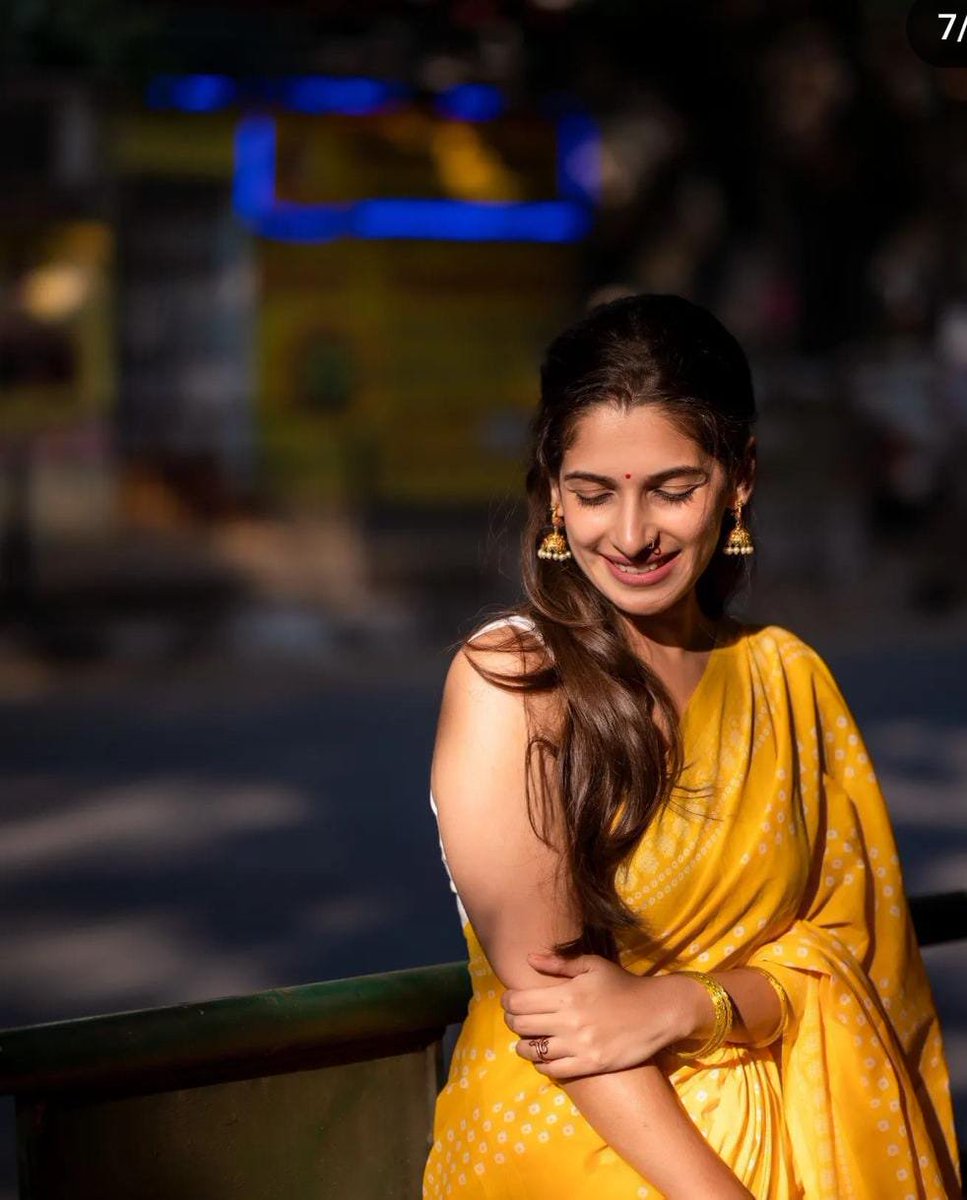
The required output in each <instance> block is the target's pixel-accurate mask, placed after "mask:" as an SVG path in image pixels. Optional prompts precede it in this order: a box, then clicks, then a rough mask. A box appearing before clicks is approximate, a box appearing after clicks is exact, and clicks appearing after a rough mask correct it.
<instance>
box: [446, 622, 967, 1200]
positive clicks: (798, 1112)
mask: <svg viewBox="0 0 967 1200" xmlns="http://www.w3.org/2000/svg"><path fill="white" fill-rule="evenodd" d="M682 736H683V740H684V746H685V757H686V765H685V768H684V770H683V772H682V776H681V778H680V781H679V782H680V788H679V789H678V791H677V792H676V795H675V796H674V797H673V800H672V802H671V803H670V804H669V805H668V806H667V807H666V808H665V809H664V810H663V811H662V812H661V814H660V815H659V817H658V818H657V819H656V820H655V821H654V822H653V823H652V825H651V826H650V827H649V829H648V830H647V832H646V833H645V835H644V836H643V837H642V838H641V840H640V842H639V843H638V845H637V846H636V848H635V850H634V852H633V853H632V854H631V855H630V857H629V859H628V860H627V862H626V863H625V864H624V865H623V867H622V868H621V870H619V872H618V874H617V877H616V883H617V886H618V889H619V891H620V893H621V895H622V896H623V898H624V899H625V901H626V902H627V903H628V904H629V905H630V906H631V907H632V908H633V909H634V910H635V911H636V912H637V913H639V914H640V917H641V921H640V925H639V928H638V929H637V930H636V931H632V932H631V933H630V934H629V935H627V936H625V937H624V938H623V939H622V941H621V943H620V960H621V964H622V965H623V966H624V967H625V968H626V969H627V970H630V971H633V972H635V973H637V974H649V973H650V974H660V973H663V972H666V971H673V970H685V969H697V970H704V971H709V970H724V969H728V968H731V967H738V966H743V965H746V964H751V965H756V966H761V967H764V968H765V969H766V970H768V971H770V972H772V974H773V975H774V976H775V977H776V978H777V979H779V980H780V982H781V983H782V984H783V986H784V987H785V988H786V991H787V993H788V995H789V997H790V1003H791V1010H792V1012H791V1016H792V1019H791V1022H790V1025H789V1027H788V1029H787V1031H786V1033H785V1036H784V1037H783V1038H782V1039H781V1041H777V1042H776V1043H774V1044H773V1045H772V1046H769V1047H765V1048H762V1049H758V1050H753V1049H749V1048H747V1047H743V1046H739V1045H732V1044H726V1045H725V1046H723V1047H721V1049H720V1050H718V1051H716V1052H714V1053H713V1054H710V1055H708V1056H706V1057H705V1058H703V1059H701V1060H690V1061H685V1060H683V1059H680V1058H678V1057H677V1056H676V1055H675V1054H674V1051H673V1049H672V1048H669V1049H667V1050H666V1051H665V1052H663V1053H662V1054H661V1055H659V1056H658V1058H657V1059H656V1060H655V1061H656V1062H657V1063H658V1065H659V1066H660V1067H661V1068H662V1069H663V1070H664V1071H665V1073H666V1074H667V1077H668V1079H669V1081H670V1082H671V1084H672V1086H673V1087H674V1088H675V1090H676V1092H677V1094H678V1096H679V1098H680V1100H681V1101H682V1104H683V1106H684V1108H685V1110H686V1112H687V1113H688V1114H689V1116H690V1117H691V1119H692V1120H693V1121H694V1122H695V1124H696V1125H697V1127H698V1128H699V1129H700V1130H701V1132H702V1134H703V1136H704V1137H705V1138H706V1140H707V1141H708V1142H709V1144H710V1145H711V1146H712V1147H713V1149H715V1150H716V1152H717V1153H718V1154H719V1155H720V1156H721V1157H722V1158H723V1160H724V1161H725V1162H727V1163H728V1164H729V1165H730V1166H731V1168H732V1169H733V1171H734V1172H735V1173H736V1175H737V1176H738V1177H739V1178H740V1179H741V1180H742V1181H743V1183H745V1185H746V1186H747V1187H748V1188H749V1190H750V1191H751V1192H752V1193H753V1195H755V1196H756V1197H757V1200H894V1198H895V1200H914V1198H915V1200H949V1198H950V1197H956V1196H959V1195H960V1185H959V1162H958V1158H957V1146H956V1139H955V1134H954V1124H953V1111H952V1107H951V1102H950V1094H949V1077H948V1072H947V1064H946V1060H945V1056H944V1047H943V1040H942V1036H941V1031H940V1026H939V1021H938V1018H937V1013H936V1008H935V1005H934V1000H933V995H932V992H931V988H930V983H929V980H928V978H927V975H926V971H925V968H924V965H923V960H922V957H921V954H920V950H919V947H918V946H917V942H916V938H915V935H914V931H913V926H912V923H911V920H910V915H909V910H908V906H907V901H906V896H905V893H904V889H903V881H902V876H901V871H900V864H899V859H898V856H897V852H896V845H895V840H894V836H893V830H892V826H891V823H890V818H889V814H888V811H887V807H886V804H885V801H884V798H883V795H882V793H881V791H880V789H879V785H878V782H877V779H876V775H875V772H874V769H873V765H872V763H871V761H870V757H869V753H868V751H867V749H866V747H865V745H864V742H863V739H862V737H861V735H860V733H859V730H858V728H857V726H856V722H855V720H854V719H853V716H852V714H851V712H850V710H849V708H848V706H847V704H846V701H845V699H844V698H843V695H842V693H841V691H840V689H839V687H838V686H837V684H836V682H835V680H834V679H833V676H832V674H831V673H830V671H829V668H828V667H827V665H826V664H825V662H824V661H823V660H822V658H821V657H820V656H819V655H818V654H817V653H816V651H815V650H813V649H812V648H811V647H809V646H808V645H807V644H806V643H805V642H803V641H802V640H801V639H800V638H798V637H797V636H796V635H795V634H793V633H791V632H790V631H788V630H785V629H783V628H781V627H779V626H774V625H770V626H764V627H746V628H744V629H743V630H741V631H740V633H739V634H738V635H737V636H736V637H735V639H734V640H733V641H731V642H729V643H726V644H725V645H723V646H720V647H718V648H717V649H716V650H715V651H713V653H712V656H711V657H710V660H709V663H708V666H707V668H706V671H705V674H704V675H703V677H702V679H701V681H700V683H699V685H698V688H697V689H696V691H695V692H694V693H693V695H692V697H691V699H690V701H689V703H688V705H687V707H686V709H685V712H684V713H683V715H682ZM463 928H464V935H465V937H466V940H467V946H468V952H469V958H470V974H471V980H472V984H473V995H472V999H471V1001H470V1006H469V1010H468V1014H467V1019H466V1021H465V1022H464V1024H463V1027H462V1029H461V1032H460V1036H459V1038H458V1040H457V1044H456V1047H455V1049H454V1054H453V1058H452V1061H451V1064H450V1071H449V1076H448V1079H447V1081H446V1084H445V1085H444V1087H443V1089H442V1091H441V1092H440V1095H439V1096H438V1098H437V1106H436V1113H435V1118H434V1127H433V1137H432V1145H431V1149H430V1153H429V1156H428V1159H427V1164H426V1170H425V1173H424V1187H423V1194H424V1197H426V1198H427V1200H430V1198H435V1197H442V1196H450V1195H457V1196H463V1197H468V1198H471V1197H473V1198H476V1197H486V1198H488V1200H545V1198H546V1200H550V1198H551V1197H555V1200H556V1198H557V1197H561V1196H567V1197H573V1198H574V1200H583V1198H584V1197H588V1198H589V1200H590V1198H591V1197H594V1198H595V1200H612V1198H614V1200H617V1198H619V1197H620V1198H622V1200H624V1198H641V1197H647V1198H648V1200H660V1195H661V1194H660V1193H659V1192H658V1190H657V1189H656V1188H654V1186H653V1185H651V1184H650V1183H649V1182H648V1180H646V1179H643V1178H642V1177H641V1176H640V1175H638V1174H637V1173H636V1172H635V1171H634V1170H633V1169H632V1168H631V1167H630V1166H629V1165H628V1164H627V1163H626V1162H624V1161H623V1160H622V1159H620V1158H619V1157H618V1155H617V1154H616V1153H615V1152H614V1151H613V1150H611V1148H610V1147H609V1146H608V1145H607V1144H606V1143H605V1142H604V1141H603V1140H602V1139H601V1138H600V1136H599V1135H598V1134H597V1133H596V1132H595V1131H594V1129H593V1128H592V1127H591V1126H590V1125H589V1124H588V1122H587V1121H586V1120H585V1119H584V1118H583V1116H582V1115H581V1113H580V1112H579V1110H578V1109H577V1107H576V1106H575V1105H573V1104H572V1103H571V1100H570V1098H569V1096H568V1095H567V1093H566V1092H565V1090H564V1089H563V1088H562V1087H561V1086H559V1085H558V1084H556V1083H555V1082H554V1081H552V1080H549V1079H547V1078H546V1077H545V1076H543V1075H541V1074H540V1073H539V1072H537V1071H535V1070H534V1068H533V1066H532V1064H531V1063H530V1062H528V1061H526V1060H524V1059H522V1058H521V1057H520V1056H519V1055H517V1053H516V1051H515V1049H514V1047H515V1045H516V1041H517V1038H516V1036H515V1035H514V1034H513V1033H512V1032H511V1031H510V1030H509V1029H508V1027H507V1026H506V1024H505V1023H504V1020H503V1009H502V1008H501V1006H500V994H501V992H502V991H503V990H504V989H503V984H502V983H501V982H500V980H499V979H498V978H497V977H496V976H495V974H494V972H493V970H492V968H491V966H490V964H489V963H488V962H487V959H486V955H485V953H484V951H483V949H482V947H481V946H480V944H479V942H478V940H477V937H476V934H475V933H474V930H473V927H472V924H471V923H470V922H469V921H467V922H466V923H465V924H464V927H463Z"/></svg>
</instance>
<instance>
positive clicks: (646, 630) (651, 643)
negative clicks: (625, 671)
mask: <svg viewBox="0 0 967 1200" xmlns="http://www.w3.org/2000/svg"><path fill="white" fill-rule="evenodd" d="M621 615H622V618H623V619H624V622H625V624H626V626H627V630H628V635H629V637H630V638H631V640H632V644H633V645H637V646H640V647H642V648H643V649H645V650H646V651H650V650H652V649H654V650H656V651H657V652H658V653H659V654H664V653H666V652H668V653H670V654H671V655H673V656H674V655H676V652H677V653H684V654H694V653H701V652H702V651H704V650H710V649H711V648H712V646H713V645H714V644H715V639H716V634H717V630H718V624H719V623H718V622H715V621H712V620H710V619H709V618H708V617H706V616H705V614H704V613H703V612H702V610H701V609H700V608H699V606H698V599H697V598H696V595H695V591H694V589H693V590H692V591H691V592H689V593H688V595H687V596H683V597H682V599H681V601H680V602H679V603H678V604H676V605H674V606H673V607H672V608H669V609H666V610H665V611H664V612H661V613H658V614H656V615H655V616H653V617H652V616H648V617H644V616H639V615H638V614H636V613H622V614H621Z"/></svg>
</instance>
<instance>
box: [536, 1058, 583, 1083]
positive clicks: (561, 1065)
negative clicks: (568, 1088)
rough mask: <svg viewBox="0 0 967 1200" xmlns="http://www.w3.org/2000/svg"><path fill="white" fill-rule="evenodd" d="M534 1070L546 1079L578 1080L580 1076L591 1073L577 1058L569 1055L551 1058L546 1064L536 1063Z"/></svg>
mask: <svg viewBox="0 0 967 1200" xmlns="http://www.w3.org/2000/svg"><path fill="white" fill-rule="evenodd" d="M534 1070H535V1071H540V1073H541V1074H542V1075H546V1076H547V1078H548V1079H580V1078H581V1076H583V1075H587V1074H590V1073H591V1072H589V1071H588V1070H587V1069H586V1068H585V1067H584V1065H583V1064H582V1062H581V1060H580V1059H579V1058H574V1057H572V1056H570V1055H569V1056H568V1057H566V1058H553V1059H551V1060H550V1061H549V1062H546V1063H542V1062H536V1063H534Z"/></svg>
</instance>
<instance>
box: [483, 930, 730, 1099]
mask: <svg viewBox="0 0 967 1200" xmlns="http://www.w3.org/2000/svg"><path fill="white" fill-rule="evenodd" d="M527 960H528V962H529V964H530V966H531V967H533V969H534V970H535V971H539V972H540V973H541V974H542V975H555V976H558V977H559V978H560V979H561V982H560V983H559V984H554V985H552V986H550V987H534V988H514V989H511V988H509V989H508V990H507V991H505V992H504V993H503V995H502V996H501V998H500V1002H501V1005H502V1006H503V1008H504V1012H505V1014H506V1015H505V1017H504V1020H505V1021H506V1023H507V1027H508V1028H509V1029H510V1030H511V1031H512V1032H514V1033H516V1034H518V1036H519V1037H520V1039H521V1040H520V1041H519V1042H518V1043H517V1045H516V1047H515V1049H516V1051H517V1053H518V1054H519V1055H520V1056H521V1058H526V1059H528V1060H529V1061H530V1062H532V1063H534V1066H535V1069H536V1070H538V1071H540V1073H541V1074H542V1075H547V1076H548V1077H549V1078H551V1079H565V1078H575V1077H578V1076H582V1075H601V1074H604V1073H606V1072H610V1071H623V1070H625V1069H626V1068H627V1067H634V1066H638V1065H639V1064H640V1063H643V1062H646V1061H647V1060H648V1059H650V1058H651V1057H652V1056H653V1055H655V1054H657V1053H658V1051H659V1050H662V1049H663V1048H664V1047H665V1046H667V1045H669V1044H670V1043H671V1042H676V1041H679V1040H680V1039H682V1038H688V1037H691V1036H693V1034H694V1031H695V1030H696V1029H697V1028H700V1027H701V1024H702V1020H703V1014H702V1011H701V1005H702V1004H703V993H704V989H703V988H701V987H696V986H695V983H694V981H693V980H689V979H688V978H683V977H681V976H678V975H675V974H670V975H653V976H646V975H634V974H632V973H631V972H630V971H626V970H625V969H624V968H623V967H620V966H618V965H617V964H616V963H613V962H611V961H610V960H609V959H606V958H601V957H600V956H599V955H597V954H582V955H580V956H579V957H578V958H571V959H567V958H562V957H561V956H560V955H558V954H544V953H531V954H528V956H527ZM704 1002H705V1003H707V1000H706V1001H704ZM538 1038H546V1039H547V1045H546V1050H545V1058H546V1061H541V1058H540V1057H539V1054H538V1050H539V1046H538V1045H537V1044H533V1045H532V1044H531V1042H532V1041H534V1042H535V1043H536V1040H537V1039H538Z"/></svg>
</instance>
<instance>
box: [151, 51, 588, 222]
mask: <svg viewBox="0 0 967 1200" xmlns="http://www.w3.org/2000/svg"><path fill="white" fill-rule="evenodd" d="M405 98H406V92H405V89H403V88H402V87H401V86H399V85H394V84H388V83H384V82H381V81H378V80H372V79H361V78H352V79H350V78H335V77H328V76H300V77H294V78H287V79H282V80H278V81H254V82H252V81H250V82H248V83H239V82H233V81H232V80H229V79H227V78H226V77H222V76H207V75H206V76H202V75H192V76H164V77H161V78H159V79H157V80H155V81H154V82H153V83H152V85H151V88H150V89H149V93H148V100H149V103H150V104H152V106H153V107H160V108H175V109H178V110H180V111H184V112H211V111H214V110H216V109H218V108H223V107H226V106H227V105H229V104H231V103H237V102H239V101H246V100H248V101H255V100H260V101H262V102H265V101H269V100H270V101H272V102H274V103H277V104H280V105H281V106H282V107H284V108H287V109H289V110H293V111H296V112H303V113H339V114H342V115H349V116H367V115H371V114H374V113H378V112H385V111H388V110H390V109H392V108H395V107H397V106H398V105H399V103H400V102H401V100H403V99H405ZM436 108H437V112H438V113H439V114H440V115H441V116H443V117H444V118H447V119H450V120H458V121H480V122H482V121H491V120H494V119H496V118H497V117H499V116H500V115H501V113H502V112H503V111H504V98H503V96H502V95H501V93H500V92H499V91H498V89H496V88H494V87H491V86H490V85H485V84H461V85H459V86H458V87H454V88H450V89H448V90H447V91H445V92H442V93H440V95H439V96H438V97H437V101H436ZM555 120H556V130H557V185H558V195H557V197H555V198H553V199H549V200H532V201H496V200H495V201H467V200H444V199H419V198H404V197H398V198H397V197H393V198H386V199H364V200H358V201H355V202H352V203H346V204H332V203H328V204H296V203H293V202H290V201H285V200H280V199H279V198H278V197H277V195H276V174H275V164H276V141H277V135H276V124H275V120H274V119H273V118H272V117H271V116H269V115H267V114H265V113H260V114H258V115H250V116H245V117H242V118H241V119H240V121H239V123H238V126H237V128H236V132H235V171H234V179H233V186H232V196H233V203H234V206H235V211H236V212H237V213H238V215H239V217H240V218H241V219H242V220H243V221H244V222H245V223H246V224H247V225H248V226H249V228H250V229H252V230H253V232H255V233H258V234H260V235H261V236H263V237H268V238H274V239H279V240H282V241H292V242H326V241H332V240H334V239H336V238H407V239H423V240H431V241H463V242H490V241H497V242H545V243H553V242H574V241H579V240H580V239H581V238H583V237H585V236H586V235H587V233H588V232H589V231H590V229H591V225H592V223H593V210H594V208H595V206H596V204H597V202H598V197H599V191H600V136H599V133H598V129H597V126H596V125H595V123H594V121H593V120H592V119H591V118H590V117H589V116H588V115H587V114H585V113H583V112H580V111H576V110H574V109H573V108H571V109H568V108H566V107H565V108H564V109H563V110H562V111H560V112H559V114H558V115H557V116H556V118H555Z"/></svg>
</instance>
